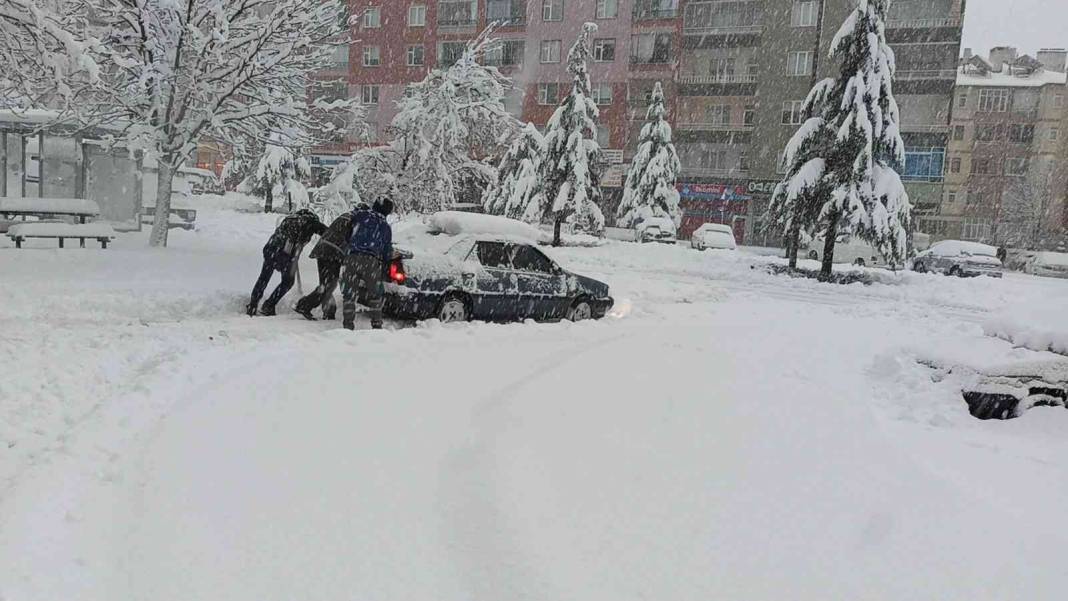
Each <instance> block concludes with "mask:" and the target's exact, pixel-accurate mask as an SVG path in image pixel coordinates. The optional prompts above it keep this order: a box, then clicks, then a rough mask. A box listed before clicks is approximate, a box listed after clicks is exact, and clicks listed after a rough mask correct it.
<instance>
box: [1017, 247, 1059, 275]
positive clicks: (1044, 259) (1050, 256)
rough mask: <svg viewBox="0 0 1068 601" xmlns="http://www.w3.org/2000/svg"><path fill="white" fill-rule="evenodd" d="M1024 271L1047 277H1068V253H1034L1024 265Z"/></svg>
mask: <svg viewBox="0 0 1068 601" xmlns="http://www.w3.org/2000/svg"><path fill="white" fill-rule="evenodd" d="M1024 272H1025V273H1029V274H1031V275H1040V276H1043V277H1047V278H1068V253H1055V252H1038V253H1035V256H1034V257H1031V260H1030V261H1028V262H1027V265H1025V266H1024Z"/></svg>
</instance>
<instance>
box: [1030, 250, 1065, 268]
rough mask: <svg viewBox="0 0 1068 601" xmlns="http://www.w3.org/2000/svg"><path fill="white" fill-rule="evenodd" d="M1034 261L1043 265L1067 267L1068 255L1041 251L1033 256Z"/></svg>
mask: <svg viewBox="0 0 1068 601" xmlns="http://www.w3.org/2000/svg"><path fill="white" fill-rule="evenodd" d="M1035 260H1036V261H1037V262H1039V263H1042V264H1044V265H1068V253H1055V252H1049V251H1043V252H1040V253H1037V254H1036V255H1035Z"/></svg>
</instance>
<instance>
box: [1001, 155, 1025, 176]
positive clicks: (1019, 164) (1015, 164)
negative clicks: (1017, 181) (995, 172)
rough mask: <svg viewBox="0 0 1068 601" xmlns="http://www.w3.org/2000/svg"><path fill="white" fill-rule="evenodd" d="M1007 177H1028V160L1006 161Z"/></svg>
mask: <svg viewBox="0 0 1068 601" xmlns="http://www.w3.org/2000/svg"><path fill="white" fill-rule="evenodd" d="M1005 175H1011V176H1014V177H1022V176H1024V175H1027V159H1026V158H1010V159H1005Z"/></svg>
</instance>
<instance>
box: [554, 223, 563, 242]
mask: <svg viewBox="0 0 1068 601" xmlns="http://www.w3.org/2000/svg"><path fill="white" fill-rule="evenodd" d="M563 224H564V220H563V218H561V217H557V218H556V219H555V220H554V222H553V246H560V226H562V225H563Z"/></svg>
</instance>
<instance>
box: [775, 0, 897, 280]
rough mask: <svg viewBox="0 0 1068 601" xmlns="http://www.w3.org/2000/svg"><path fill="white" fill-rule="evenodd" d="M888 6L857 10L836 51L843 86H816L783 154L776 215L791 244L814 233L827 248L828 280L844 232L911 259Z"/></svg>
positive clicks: (865, 1)
mask: <svg viewBox="0 0 1068 601" xmlns="http://www.w3.org/2000/svg"><path fill="white" fill-rule="evenodd" d="M885 16H886V0H858V2H857V7H856V9H855V10H853V11H852V12H851V13H850V14H849V16H848V17H847V18H846V21H845V23H843V24H842V27H841V28H840V29H839V30H838V33H837V34H835V36H834V38H833V39H832V41H831V57H832V58H833V59H834V60H835V61H837V63H838V65H839V73H840V74H839V76H838V77H837V78H828V79H825V80H823V81H821V82H819V83H817V84H816V86H815V87H814V88H813V89H812V91H811V92H809V95H808V98H807V99H806V101H805V105H804V112H805V115H806V117H807V119H806V120H805V122H804V123H803V124H802V125H801V127H800V129H798V131H797V133H795V134H794V136H793V138H792V139H791V140H790V142H789V143H788V144H787V147H786V150H785V152H784V153H783V165H784V166H785V167H786V169H787V174H786V177H785V178H784V179H783V181H782V182H781V183H780V184H779V185H778V186H777V187H776V190H775V193H774V194H773V196H772V206H771V215H772V217H773V218H775V219H776V221H777V222H778V223H779V224H780V225H782V226H783V227H784V229H785V231H786V234H787V237H788V238H790V239H792V240H794V241H796V240H797V237H798V234H799V232H800V231H801V230H802V229H805V230H808V229H812V230H815V231H816V233H818V234H819V235H822V237H823V243H824V253H823V265H822V268H821V270H820V275H821V277H823V278H827V277H830V275H831V267H832V264H833V260H834V245H835V240H836V237H837V235H838V233H839V232H842V231H846V232H850V233H852V234H854V235H856V236H858V237H860V238H862V239H864V240H867V241H868V242H870V243H871V244H872V245H873V246H875V247H876V249H878V250H879V252H880V253H882V254H883V256H885V257H886V258H887V260H889V261H891V262H894V263H900V262H902V261H903V260H904V259H905V257H906V254H907V245H908V233H909V229H910V227H911V212H912V205H911V204H910V203H909V198H908V194H907V193H906V192H905V187H904V185H903V184H902V183H901V178H900V177H899V176H898V173H897V169H898V168H900V166H901V165H902V163H903V162H904V144H903V143H902V141H901V134H900V130H899V127H898V123H899V114H898V106H897V102H896V101H895V100H894V95H893V89H892V85H891V81H892V79H893V77H894V53H893V51H892V50H891V49H890V47H889V46H888V45H887V43H886V36H885V25H884V22H885Z"/></svg>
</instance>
